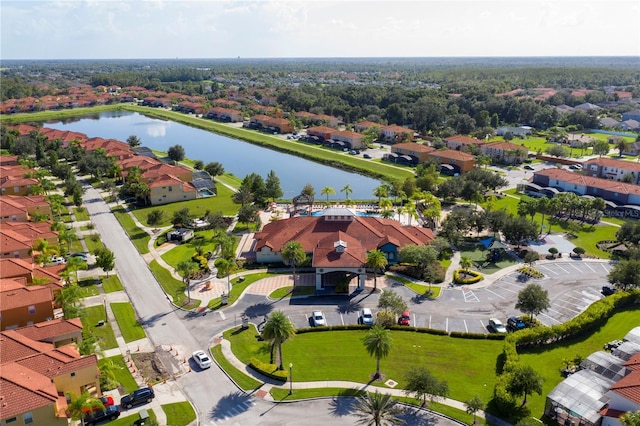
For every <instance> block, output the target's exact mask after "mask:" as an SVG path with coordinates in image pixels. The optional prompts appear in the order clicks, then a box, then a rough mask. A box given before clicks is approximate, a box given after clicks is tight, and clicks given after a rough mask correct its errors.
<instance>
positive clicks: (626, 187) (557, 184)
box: [525, 168, 640, 206]
mask: <svg viewBox="0 0 640 426" xmlns="http://www.w3.org/2000/svg"><path fill="white" fill-rule="evenodd" d="M531 183H533V184H534V186H533V187H532V188H533V190H534V191H535V190H537V191H538V192H539V191H541V190H546V192H547V193H551V194H554V193H557V192H558V191H566V192H574V193H576V194H578V195H590V196H593V197H600V198H602V199H604V200H606V201H611V202H612V203H615V204H616V205H631V206H640V186H639V185H632V184H628V183H623V182H618V181H613V180H610V179H601V178H597V177H591V176H585V175H581V174H577V173H572V172H570V171H569V170H565V169H558V168H550V169H544V170H540V171H537V172H534V173H533V178H532V181H531ZM525 186H526V184H525ZM548 188H552V190H548Z"/></svg>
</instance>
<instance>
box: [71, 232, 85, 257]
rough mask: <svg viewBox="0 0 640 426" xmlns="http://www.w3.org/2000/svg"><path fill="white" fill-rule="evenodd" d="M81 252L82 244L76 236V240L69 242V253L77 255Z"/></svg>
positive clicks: (82, 249)
mask: <svg viewBox="0 0 640 426" xmlns="http://www.w3.org/2000/svg"><path fill="white" fill-rule="evenodd" d="M83 251H84V247H82V243H81V242H80V236H78V239H77V240H75V241H72V242H71V252H73V253H78V252H83Z"/></svg>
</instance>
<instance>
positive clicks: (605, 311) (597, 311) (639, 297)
mask: <svg viewBox="0 0 640 426" xmlns="http://www.w3.org/2000/svg"><path fill="white" fill-rule="evenodd" d="M634 303H640V290H633V291H629V292H618V293H615V294H613V295H611V296H607V297H605V298H603V299H600V300H598V301H597V302H595V303H593V304H591V306H589V307H588V308H587V309H586V310H585V311H583V312H582V313H581V314H580V315H578V316H577V317H575V318H573V319H571V320H569V321H567V322H565V323H563V324H559V325H553V326H551V327H535V328H527V329H524V330H520V331H518V332H515V333H511V334H509V335H508V336H507V337H506V338H505V340H504V346H503V349H502V357H503V359H504V365H503V373H502V374H501V375H500V376H498V380H496V385H495V387H494V402H495V403H496V407H497V408H498V409H499V410H501V411H502V413H503V414H508V413H509V410H511V409H512V408H513V404H514V403H515V402H514V398H513V397H512V396H511V395H509V393H508V392H507V391H506V386H507V385H508V383H509V379H510V372H511V371H513V369H514V368H515V367H516V366H517V364H518V362H519V360H518V348H524V347H529V346H542V345H548V344H552V343H557V342H561V341H563V340H567V339H571V338H575V337H579V336H582V335H584V334H588V333H591V332H593V331H595V330H596V329H598V328H599V327H600V326H602V325H603V324H604V323H606V322H607V320H608V319H609V318H610V317H611V316H613V314H615V313H616V311H617V310H618V309H620V308H623V307H626V306H629V305H631V304H634Z"/></svg>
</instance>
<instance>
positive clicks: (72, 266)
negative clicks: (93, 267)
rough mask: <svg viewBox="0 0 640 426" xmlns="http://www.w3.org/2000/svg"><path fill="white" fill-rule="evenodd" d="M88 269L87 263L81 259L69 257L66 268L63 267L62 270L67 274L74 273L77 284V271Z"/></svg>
mask: <svg viewBox="0 0 640 426" xmlns="http://www.w3.org/2000/svg"><path fill="white" fill-rule="evenodd" d="M88 267H89V266H88V265H87V262H85V261H84V260H82V259H81V258H79V257H77V256H70V257H69V258H68V259H67V266H65V267H64V269H66V270H67V271H69V272H75V274H76V282H78V270H80V269H82V270H86V269H88Z"/></svg>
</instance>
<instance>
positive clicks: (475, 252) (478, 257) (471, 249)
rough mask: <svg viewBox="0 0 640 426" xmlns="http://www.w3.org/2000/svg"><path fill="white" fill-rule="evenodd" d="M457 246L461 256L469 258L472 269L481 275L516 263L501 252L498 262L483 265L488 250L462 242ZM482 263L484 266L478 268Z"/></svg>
mask: <svg viewBox="0 0 640 426" xmlns="http://www.w3.org/2000/svg"><path fill="white" fill-rule="evenodd" d="M458 248H459V249H460V255H461V256H466V257H468V258H469V259H471V262H473V265H472V266H471V269H472V270H474V271H479V272H481V273H482V274H483V275H490V274H493V273H494V272H498V271H499V270H500V269H503V268H506V267H509V266H513V265H515V264H516V263H518V262H516V261H515V260H514V259H513V258H512V257H511V256H509V255H508V254H506V253H503V254H502V256H501V258H500V260H499V261H498V262H495V263H494V262H491V263H488V264H486V265H485V262H486V258H487V254H488V253H489V252H488V251H487V250H485V249H484V247H482V246H479V245H473V244H465V243H462V244H460V246H459V247H458ZM482 265H485V266H483V267H482V269H480V266H482Z"/></svg>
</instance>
